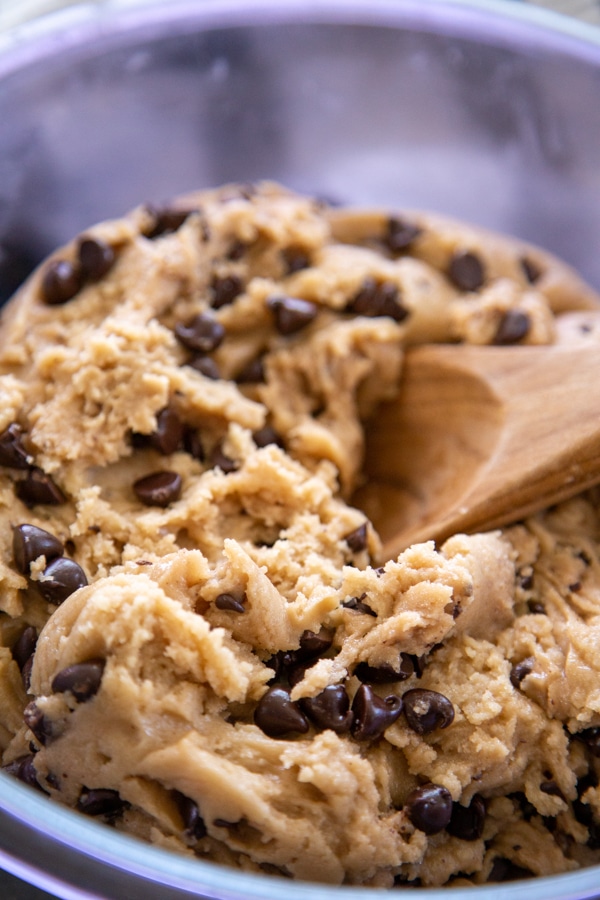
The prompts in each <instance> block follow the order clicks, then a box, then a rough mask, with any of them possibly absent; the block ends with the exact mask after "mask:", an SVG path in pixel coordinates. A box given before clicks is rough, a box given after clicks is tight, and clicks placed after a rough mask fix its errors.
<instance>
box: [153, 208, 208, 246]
mask: <svg viewBox="0 0 600 900" xmlns="http://www.w3.org/2000/svg"><path fill="white" fill-rule="evenodd" d="M147 210H148V212H149V213H150V214H151V216H152V219H153V222H152V224H151V225H150V226H149V227H148V228H147V229H146V230H145V231H144V236H145V237H147V238H150V239H151V240H152V239H154V238H157V237H161V236H162V235H164V234H172V233H173V232H174V231H177V230H178V229H179V228H181V226H182V225H183V223H184V222H185V220H186V219H187V218H188V216H190V215H191V214H192V213H193V212H196V210H192V209H174V208H172V207H168V206H165V207H154V206H148V207H147Z"/></svg>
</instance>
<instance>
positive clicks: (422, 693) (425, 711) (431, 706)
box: [402, 688, 454, 734]
mask: <svg viewBox="0 0 600 900" xmlns="http://www.w3.org/2000/svg"><path fill="white" fill-rule="evenodd" d="M402 703H403V705H404V715H405V716H406V721H407V722H408V724H409V726H410V728H412V730H413V731H416V733H417V734H429V733H430V732H432V731H435V730H436V728H448V726H449V725H451V724H452V722H453V721H454V707H453V706H452V703H451V702H450V700H448V698H447V697H446V696H444V694H440V693H438V691H427V690H424V689H423V688H413V690H411V691H407V692H406V693H405V694H403V695H402Z"/></svg>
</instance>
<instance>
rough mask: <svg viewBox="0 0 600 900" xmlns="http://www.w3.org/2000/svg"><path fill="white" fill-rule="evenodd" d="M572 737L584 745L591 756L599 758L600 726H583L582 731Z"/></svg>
mask: <svg viewBox="0 0 600 900" xmlns="http://www.w3.org/2000/svg"><path fill="white" fill-rule="evenodd" d="M573 739H574V740H578V741H581V742H582V743H583V744H585V745H586V747H587V748H588V750H589V751H590V753H591V754H592V756H595V757H596V758H597V759H600V727H598V726H595V727H593V728H585V729H584V730H583V731H579V732H578V733H577V734H574V735H573ZM594 786H595V785H594Z"/></svg>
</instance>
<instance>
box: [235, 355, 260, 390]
mask: <svg viewBox="0 0 600 900" xmlns="http://www.w3.org/2000/svg"><path fill="white" fill-rule="evenodd" d="M235 380H236V381H237V383H238V384H263V383H264V380H265V366H264V360H263V357H262V356H257V357H256V359H253V360H251V361H250V362H249V363H248V364H247V365H245V366H244V368H243V369H242V370H241V372H239V373H238V375H237V377H236V379H235Z"/></svg>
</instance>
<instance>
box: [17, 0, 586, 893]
mask: <svg viewBox="0 0 600 900" xmlns="http://www.w3.org/2000/svg"><path fill="white" fill-rule="evenodd" d="M440 15H441V16H442V18H444V17H445V24H448V25H450V26H452V31H453V33H455V34H457V35H458V34H460V35H465V34H469V33H474V32H475V31H476V30H477V29H478V28H479V27H480V25H481V23H482V22H483V21H486V20H487V22H488V28H489V27H490V25H493V26H494V31H493V35H494V42H495V43H502V42H503V41H506V40H511V42H512V44H513V45H514V42H515V41H517V42H519V41H521V42H524V41H525V40H526V39H531V37H533V38H534V39H535V40H536V42H538V43H539V44H541V45H545V44H546V43H548V42H550V43H551V44H553V45H554V46H558V47H559V48H560V49H561V50H562V51H563V52H566V53H573V54H575V55H576V56H577V57H578V58H584V59H589V60H591V62H592V63H593V64H594V65H597V66H598V68H599V72H600V28H596V27H595V26H593V25H587V24H585V23H583V22H580V21H577V20H575V19H572V18H570V17H568V16H565V15H563V14H561V13H558V12H555V11H551V10H548V9H546V8H542V7H537V6H533V5H530V4H524V3H522V2H519V0H367V2H365V0H278V2H277V4H276V5H275V4H274V3H273V0H202V3H201V5H199V4H198V0H104V2H100V3H90V2H87V3H77V4H75V5H72V6H69V7H66V8H63V9H60V10H56V11H54V12H49V13H46V14H44V15H42V16H41V17H40V18H38V19H34V20H31V21H28V22H26V23H24V24H20V25H17V26H15V27H14V28H11V29H9V30H8V31H6V32H4V33H2V34H1V35H0V80H1V79H6V78H9V77H10V76H11V75H12V74H14V73H16V72H19V71H20V70H22V69H24V68H26V67H27V66H30V65H35V64H36V63H37V62H38V61H40V60H42V59H44V58H46V57H47V56H54V55H56V54H57V53H58V52H60V51H62V50H64V49H69V48H73V49H75V48H77V47H81V46H85V45H87V44H89V43H90V42H95V43H96V44H98V46H100V47H101V46H102V45H103V44H104V42H105V41H107V40H110V41H112V42H113V44H111V46H113V45H114V41H115V40H118V39H119V38H120V37H122V39H123V40H126V39H127V36H128V35H130V34H131V32H132V29H136V30H138V31H139V32H140V33H147V32H148V31H150V32H152V33H154V34H156V33H158V32H161V33H164V29H165V28H168V27H170V26H169V23H174V22H177V21H182V20H183V19H184V18H185V17H186V16H192V17H193V19H194V21H195V22H198V23H202V27H203V28H204V29H210V28H212V27H217V26H218V27H238V26H239V25H250V26H254V25H260V24H265V23H266V21H267V20H268V22H269V23H274V24H300V23H313V24H321V23H322V24H331V23H333V24H353V25H365V26H377V25H390V26H391V27H394V26H398V25H400V26H407V25H409V26H412V25H415V24H418V25H419V26H420V27H422V28H425V29H435V27H436V23H439V21H440ZM73 853H75V854H76V858H77V859H78V860H80V861H82V862H83V865H82V866H79V867H78V866H75V865H69V862H68V861H69V859H70V857H71V855H72V854H73ZM53 859H54V862H55V864H54V865H52V864H51V863H52V860H53ZM0 866H1V867H2V868H4V869H6V870H7V871H9V872H11V873H12V874H14V875H16V876H17V877H19V878H22V879H24V880H25V881H27V882H29V883H31V884H33V885H36V886H37V887H39V888H41V889H42V890H47V891H50V892H52V893H54V894H55V895H56V896H59V897H62V898H64V900H105V898H110V900H112V898H115V900H117V898H121V897H124V896H126V895H125V894H123V893H122V891H121V890H119V891H118V893H114V879H115V877H118V878H120V879H123V878H127V877H128V876H131V877H132V878H134V879H139V880H141V882H142V883H143V888H140V887H139V886H138V887H137V888H136V887H135V886H133V887H132V891H133V892H132V893H129V894H127V897H128V900H134V898H137V897H140V898H142V897H143V898H144V900H164V891H165V888H168V889H169V891H170V894H169V897H170V900H179V898H181V900H184V898H193V897H202V896H204V897H214V898H220V900H242V898H244V900H281V898H282V897H283V896H284V895H285V896H286V898H289V900H314V898H315V893H316V892H318V897H319V900H328V898H331V900H333V898H334V897H335V900H380V898H381V889H380V888H361V887H349V886H344V887H334V886H330V885H322V884H316V883H313V882H293V881H290V880H288V879H283V878H278V877H275V876H269V877H268V878H265V877H264V876H263V875H257V874H254V873H248V872H243V871H238V870H235V869H230V868H227V867H224V866H221V865H218V864H215V863H212V862H208V861H204V860H201V859H196V858H189V857H188V856H186V855H183V854H178V853H175V852H173V851H170V850H166V849H162V848H160V847H156V846H153V845H150V844H147V843H144V842H142V841H141V840H138V839H136V838H134V837H131V836H129V835H126V834H122V833H120V832H116V831H115V830H114V829H111V828H109V827H107V826H106V825H104V824H99V823H97V822H95V821H93V820H90V819H88V818H87V817H85V816H82V815H81V814H79V813H77V812H74V811H73V810H71V809H68V808H66V807H62V806H61V805H60V804H58V803H56V802H55V801H51V800H49V799H48V798H47V797H45V796H44V795H42V794H41V793H39V792H36V791H33V790H32V789H31V788H28V787H27V786H25V785H23V784H20V783H19V782H17V781H16V780H15V779H13V778H11V777H10V776H8V775H6V774H5V773H2V772H0ZM132 885H133V882H132ZM599 885H600V865H596V866H590V867H588V868H585V869H580V870H577V871H575V872H569V873H562V874H559V875H555V876H551V877H544V878H535V879H534V880H525V881H515V882H512V883H510V885H509V886H507V885H506V884H498V885H482V886H474V887H469V888H468V892H469V895H472V896H473V900H506V897H507V892H510V897H511V898H512V900H528V898H529V895H531V894H532V893H534V895H535V896H539V897H543V898H544V900H574V898H577V900H585V898H589V900H592V898H594V897H598V896H600V894H599V890H600V888H599ZM448 890H449V889H448V888H447V887H445V888H419V889H418V893H419V895H420V896H422V897H424V898H425V900H446V898H447V892H448ZM97 891H102V893H97Z"/></svg>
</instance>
